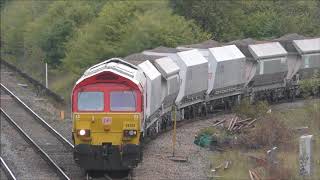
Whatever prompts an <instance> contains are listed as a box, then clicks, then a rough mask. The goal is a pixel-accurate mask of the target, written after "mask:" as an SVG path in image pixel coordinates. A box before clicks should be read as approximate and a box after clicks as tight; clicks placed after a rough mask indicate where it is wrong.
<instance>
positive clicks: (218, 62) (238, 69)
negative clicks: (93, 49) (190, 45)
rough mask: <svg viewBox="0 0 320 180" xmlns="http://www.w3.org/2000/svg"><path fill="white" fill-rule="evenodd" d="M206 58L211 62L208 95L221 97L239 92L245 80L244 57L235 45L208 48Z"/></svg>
mask: <svg viewBox="0 0 320 180" xmlns="http://www.w3.org/2000/svg"><path fill="white" fill-rule="evenodd" d="M208 59H209V60H210V61H212V62H213V64H212V66H209V68H210V69H212V73H213V75H212V79H210V80H209V87H208V90H209V89H210V90H211V91H210V93H209V94H210V96H211V97H214V96H217V97H221V96H223V97H224V96H230V95H236V94H240V93H241V90H242V88H243V86H244V84H245V81H246V77H245V76H246V75H245V65H246V57H245V56H244V54H243V53H242V52H241V51H240V50H239V49H238V48H237V47H236V46H235V45H228V46H222V47H215V48H210V49H209V56H208Z"/></svg>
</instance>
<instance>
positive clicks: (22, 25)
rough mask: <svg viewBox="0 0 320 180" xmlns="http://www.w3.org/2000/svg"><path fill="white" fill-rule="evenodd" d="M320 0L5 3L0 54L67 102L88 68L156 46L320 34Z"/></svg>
mask: <svg viewBox="0 0 320 180" xmlns="http://www.w3.org/2000/svg"><path fill="white" fill-rule="evenodd" d="M319 4H320V2H319V1H316V0H308V1H294V2H291V1H290V3H288V2H287V1H257V0H256V1H247V0H239V1H232V2H231V1H227V0H225V1H221V0H200V1H198V0H183V1H182V0H162V1H160V0H159V1H150V2H149V1H134V0H133V1H115V0H109V1H105V0H93V1H79V2H78V1H72V0H61V1H51V0H42V1H36V0H30V1H20V0H2V1H1V57H2V58H3V59H5V60H7V61H10V62H11V63H14V64H15V65H17V66H18V67H20V68H21V69H23V70H24V71H26V72H27V73H28V74H30V75H32V76H33V77H34V78H36V79H38V80H40V81H42V82H44V62H47V63H48V64H49V87H51V88H52V89H53V90H54V91H57V92H59V93H60V94H62V95H64V96H65V98H66V99H69V94H70V90H71V87H72V85H73V84H74V82H75V80H76V79H77V78H78V77H79V76H80V74H81V73H82V72H83V71H84V69H86V68H87V67H89V66H91V65H92V64H95V63H97V62H100V61H102V60H105V59H108V58H111V57H115V56H120V57H121V56H126V55H128V54H130V53H135V52H139V51H142V50H144V49H150V48H154V47H157V46H168V47H175V46H177V45H179V44H191V43H198V42H201V41H204V40H207V39H210V38H214V39H216V40H223V41H227V40H234V39H238V38H244V37H253V38H258V39H264V38H270V37H278V36H281V35H283V34H286V33H290V32H294V33H300V34H302V35H308V36H315V35H319V34H320V30H319V27H320V22H319V21H320V10H319V6H320V5H319Z"/></svg>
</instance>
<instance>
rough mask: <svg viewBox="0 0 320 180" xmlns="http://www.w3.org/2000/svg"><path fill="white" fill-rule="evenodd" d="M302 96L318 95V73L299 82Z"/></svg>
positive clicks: (319, 80) (319, 90) (319, 78)
mask: <svg viewBox="0 0 320 180" xmlns="http://www.w3.org/2000/svg"><path fill="white" fill-rule="evenodd" d="M299 85H300V88H301V90H302V93H303V96H305V97H308V96H315V95H319V94H320V72H316V73H315V74H314V75H313V77H312V78H311V79H305V80H302V81H300V82H299Z"/></svg>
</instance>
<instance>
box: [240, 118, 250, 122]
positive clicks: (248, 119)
mask: <svg viewBox="0 0 320 180" xmlns="http://www.w3.org/2000/svg"><path fill="white" fill-rule="evenodd" d="M250 120H252V118H247V119H244V120H241V121H238V123H243V122H246V121H250Z"/></svg>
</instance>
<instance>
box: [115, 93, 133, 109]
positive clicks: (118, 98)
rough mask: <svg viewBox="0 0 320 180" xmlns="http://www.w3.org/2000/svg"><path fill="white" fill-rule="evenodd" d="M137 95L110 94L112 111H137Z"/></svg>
mask: <svg viewBox="0 0 320 180" xmlns="http://www.w3.org/2000/svg"><path fill="white" fill-rule="evenodd" d="M136 106H137V105H136V93H135V92H134V91H113V92H110V110H111V111H136Z"/></svg>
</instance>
